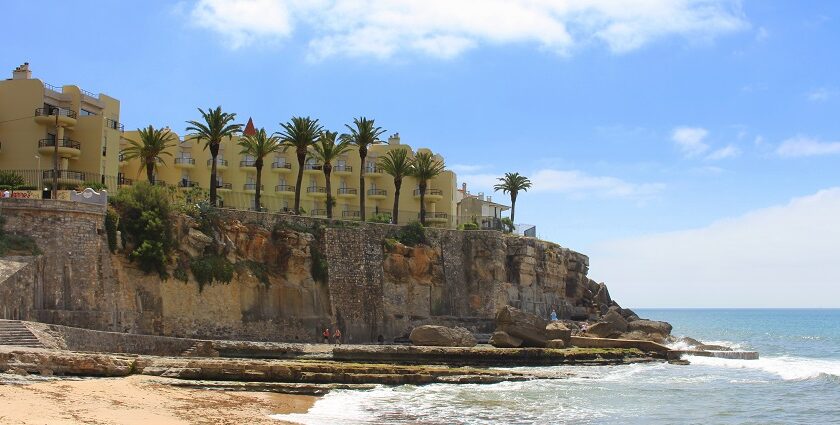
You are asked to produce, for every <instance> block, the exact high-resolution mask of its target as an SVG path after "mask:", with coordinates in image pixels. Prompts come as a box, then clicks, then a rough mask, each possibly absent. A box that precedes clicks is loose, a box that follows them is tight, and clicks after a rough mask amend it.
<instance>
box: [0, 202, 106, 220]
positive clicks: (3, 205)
mask: <svg viewBox="0 0 840 425" xmlns="http://www.w3.org/2000/svg"><path fill="white" fill-rule="evenodd" d="M106 208H107V205H104V204H91V203H83V202H77V201H62V200H56V199H31V198H30V199H24V198H0V214H2V213H3V211H6V210H37V211H39V212H54V213H62V212H73V213H88V214H96V215H102V216H104V215H105V210H106Z"/></svg>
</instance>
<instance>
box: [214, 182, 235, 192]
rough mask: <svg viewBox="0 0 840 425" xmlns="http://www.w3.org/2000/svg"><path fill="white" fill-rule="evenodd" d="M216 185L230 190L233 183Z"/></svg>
mask: <svg viewBox="0 0 840 425" xmlns="http://www.w3.org/2000/svg"><path fill="white" fill-rule="evenodd" d="M216 187H217V188H219V189H227V190H231V189H233V184H232V183H219V184H218V185H216Z"/></svg>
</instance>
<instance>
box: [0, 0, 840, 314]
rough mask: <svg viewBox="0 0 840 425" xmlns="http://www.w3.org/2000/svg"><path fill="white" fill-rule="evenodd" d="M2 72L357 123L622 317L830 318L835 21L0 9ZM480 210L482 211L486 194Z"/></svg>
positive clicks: (248, 8) (836, 271)
mask: <svg viewBox="0 0 840 425" xmlns="http://www.w3.org/2000/svg"><path fill="white" fill-rule="evenodd" d="M3 9H4V16H6V17H13V19H7V20H6V23H5V24H4V25H3V26H2V27H0V35H2V37H3V40H4V43H3V48H2V49H3V54H2V55H0V65H2V67H3V68H4V69H6V70H8V71H9V72H10V71H11V69H12V68H14V67H15V66H17V65H19V64H20V63H22V62H24V61H28V62H30V63H31V64H32V68H33V69H34V72H35V75H36V77H39V78H41V79H43V80H45V81H47V82H49V83H51V84H55V85H58V84H78V85H80V86H82V87H83V88H85V89H87V90H90V91H96V92H100V91H101V92H104V93H107V94H109V95H111V96H114V97H116V98H118V99H120V100H121V101H122V119H123V121H124V122H125V123H126V125H127V126H128V127H129V128H135V127H139V126H143V125H148V124H154V125H170V126H171V127H173V128H175V129H176V130H179V131H183V127H184V124H183V122H184V121H185V120H187V119H193V118H195V117H196V112H195V108H196V107H199V106H200V107H208V106H215V105H218V104H221V105H223V107H224V108H225V109H228V110H231V111H235V112H238V113H239V114H240V116H242V117H243V119H245V118H247V117H248V116H252V117H253V118H254V120H255V122H256V123H257V125H258V126H265V127H267V128H268V129H270V130H276V129H277V128H278V123H279V122H280V121H285V120H286V119H288V118H289V117H290V116H292V115H311V116H315V117H318V118H320V119H321V120H322V121H323V122H324V123H325V124H326V125H327V126H328V127H329V128H332V129H336V130H337V129H340V128H341V127H342V124H343V123H346V122H348V121H350V120H351V119H352V117H354V116H358V115H366V116H368V117H373V118H375V119H376V121H377V123H378V124H381V125H382V126H383V127H385V128H386V129H387V130H389V132H400V134H401V136H402V138H403V140H404V141H405V142H406V143H409V144H411V145H413V146H425V147H429V148H431V149H432V150H434V151H436V152H440V153H441V154H443V155H444V157H445V158H446V159H447V163H448V166H449V167H450V168H452V169H453V170H455V171H456V172H457V173H458V175H459V179H460V180H461V181H464V182H466V183H467V184H468V185H469V187H470V189H471V191H473V192H479V191H485V192H490V190H491V189H490V188H491V186H492V184H493V181H494V179H495V178H496V177H497V176H499V175H501V174H502V173H504V172H505V171H519V172H521V173H523V174H525V175H528V176H530V177H531V179H532V180H533V182H534V188H533V190H532V191H531V192H529V193H527V194H523V195H522V196H521V197H520V202H519V205H518V207H519V209H518V214H517V219H518V220H517V221H522V222H524V223H532V224H536V225H537V226H538V233H539V235H540V236H541V237H543V238H545V239H549V240H553V241H556V242H558V243H560V244H561V245H564V246H567V247H570V248H572V249H575V250H578V251H582V252H584V253H587V254H589V255H590V257H591V266H592V272H591V274H592V276H593V277H594V278H595V279H598V280H605V281H607V283H608V284H609V285H610V288H611V291H612V293H613V295H614V296H615V297H616V298H617V299H619V300H621V301H622V302H623V304H625V305H628V306H636V307H652V306H666V307H714V306H732V307H768V306H769V307H803V306H804V307H808V306H812V307H840V182H838V180H840V167H838V163H840V72H838V65H840V55H838V53H837V40H840V25H838V23H839V22H840V3H838V2H835V1H829V0H824V1H807V2H791V1H784V0H742V1H737V0H621V1H618V0H504V1H503V0H403V1H397V0H392V1H387V0H368V1H362V0H355V1H354V0H308V1H307V0H250V1H246V0H198V1H183V2H163V1H146V2H101V1H74V2H54V3H52V4H51V5H50V7H49V8H46V9H45V8H44V7H43V5H42V4H40V3H38V2H31V1H14V0H13V1H6V2H4V5H3ZM495 196H496V198H495V199H497V200H501V199H504V198H503V196H502V195H501V194H496V195H495Z"/></svg>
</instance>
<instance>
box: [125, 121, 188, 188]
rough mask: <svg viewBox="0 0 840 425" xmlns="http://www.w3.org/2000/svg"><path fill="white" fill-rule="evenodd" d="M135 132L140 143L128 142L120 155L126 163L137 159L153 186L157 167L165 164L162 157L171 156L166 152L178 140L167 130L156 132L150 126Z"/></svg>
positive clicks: (162, 129)
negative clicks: (138, 135)
mask: <svg viewBox="0 0 840 425" xmlns="http://www.w3.org/2000/svg"><path fill="white" fill-rule="evenodd" d="M137 131H138V132H139V134H140V141H139V142H138V141H136V140H129V141H128V142H129V145H128V147H126V148H125V149H123V151H122V154H123V156H124V158H125V160H126V161H128V160H131V159H134V158H137V159H139V160H140V163H141V164H143V166H144V167H145V168H146V178H147V179H148V180H149V182H151V183H152V184H154V183H155V170H156V169H157V165H158V164H159V163H160V164H165V162H164V161H163V157H162V156H163V155H169V156H172V154H171V153H169V152H168V151H167V150H168V149H169V148H171V147H172V146H174V145H175V140H177V139H178V138H177V137H176V136H175V135H174V134H172V132H171V131H169V129H168V128H159V129H157V130H156V129H155V128H154V127H152V126H151V125H150V126H149V127H148V128H138V129H137Z"/></svg>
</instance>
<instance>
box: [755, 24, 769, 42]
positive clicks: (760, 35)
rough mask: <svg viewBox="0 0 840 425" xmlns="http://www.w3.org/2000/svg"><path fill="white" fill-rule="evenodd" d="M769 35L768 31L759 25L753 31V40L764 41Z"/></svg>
mask: <svg viewBox="0 0 840 425" xmlns="http://www.w3.org/2000/svg"><path fill="white" fill-rule="evenodd" d="M769 37H770V31H767V28H764V27H759V28H758V30H756V32H755V40H756V41H764V40H767V39H768V38H769Z"/></svg>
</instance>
